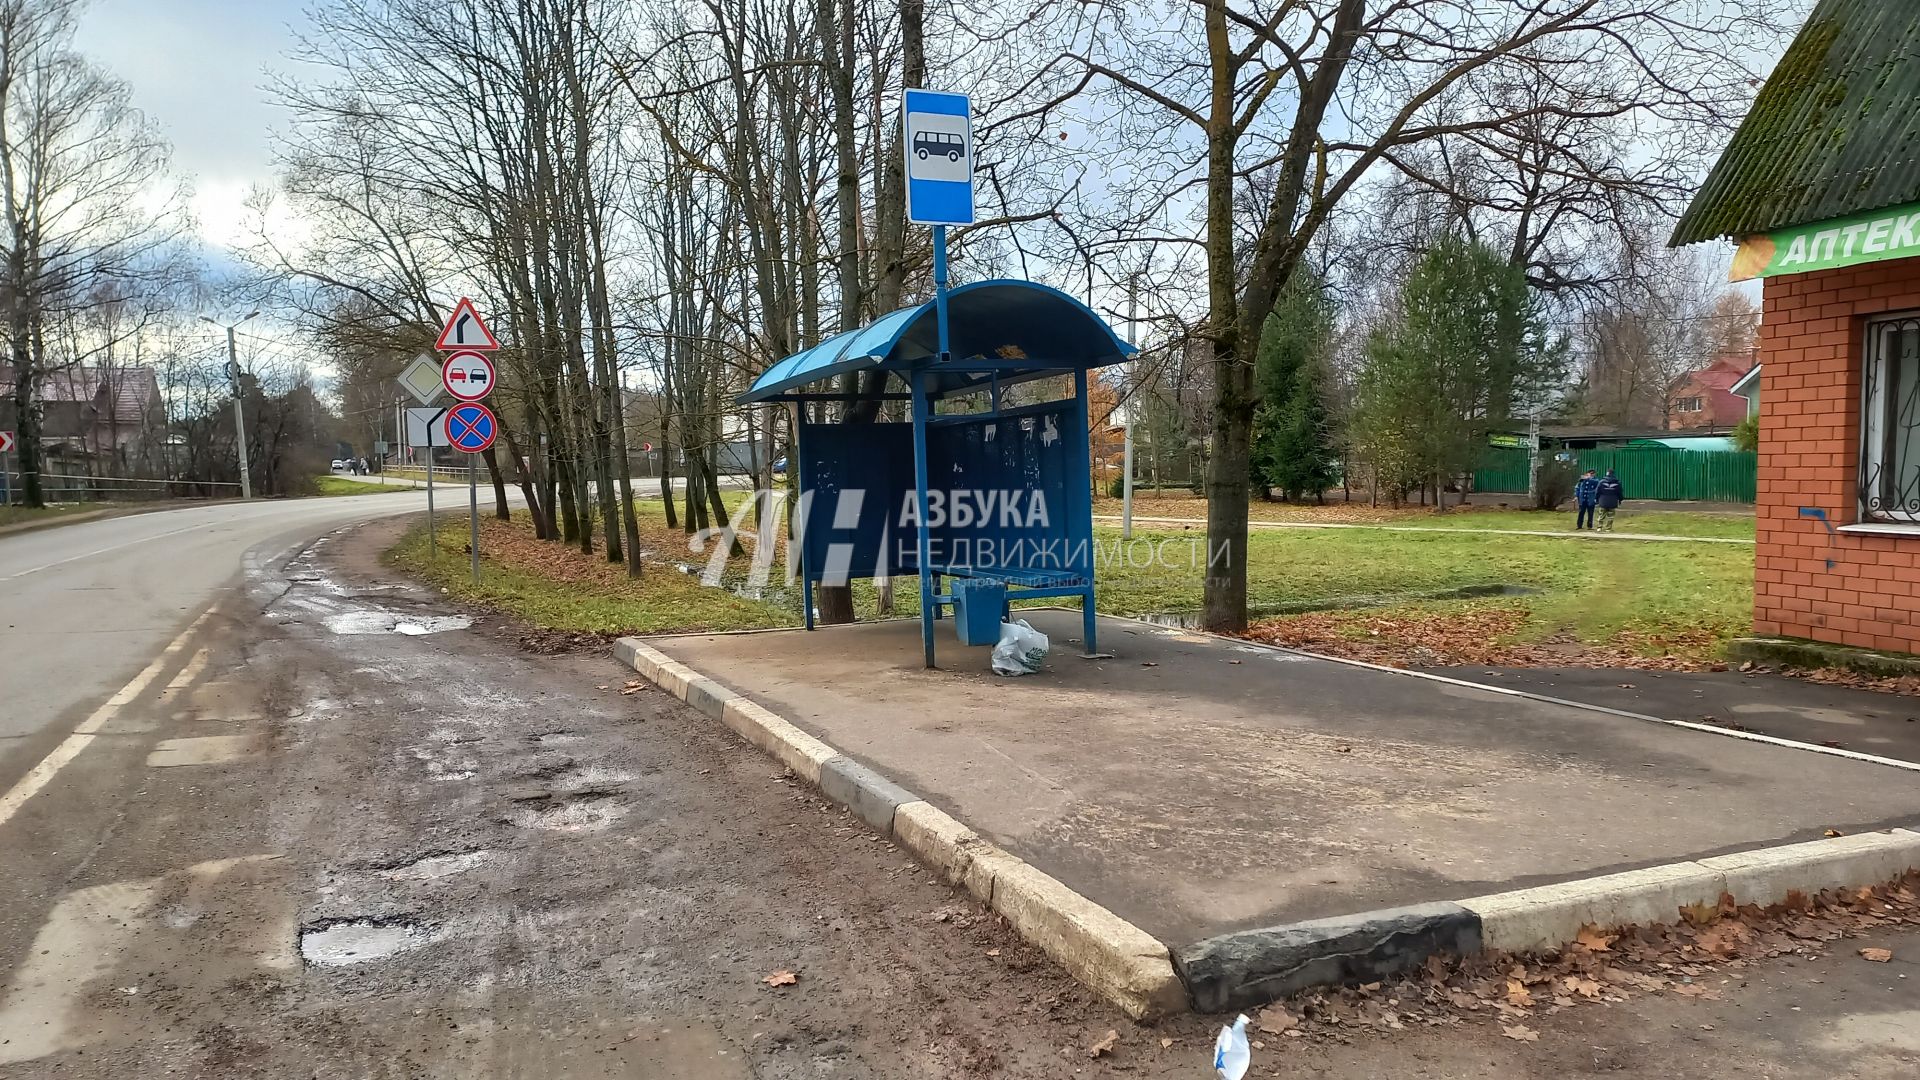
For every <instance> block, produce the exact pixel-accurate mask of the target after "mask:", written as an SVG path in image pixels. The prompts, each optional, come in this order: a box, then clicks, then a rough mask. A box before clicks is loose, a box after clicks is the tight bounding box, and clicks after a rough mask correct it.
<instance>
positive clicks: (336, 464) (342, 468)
mask: <svg viewBox="0 0 1920 1080" xmlns="http://www.w3.org/2000/svg"><path fill="white" fill-rule="evenodd" d="M333 471H334V472H346V471H347V461H346V459H345V458H334V459H333Z"/></svg>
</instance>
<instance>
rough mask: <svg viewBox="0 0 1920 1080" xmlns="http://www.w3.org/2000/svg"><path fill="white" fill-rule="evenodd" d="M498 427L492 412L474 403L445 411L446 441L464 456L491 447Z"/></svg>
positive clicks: (456, 406)
mask: <svg viewBox="0 0 1920 1080" xmlns="http://www.w3.org/2000/svg"><path fill="white" fill-rule="evenodd" d="M498 432H499V425H498V424H497V423H496V422H495V421H494V419H493V410H491V409H489V408H487V407H486V406H485V405H481V404H478V403H475V402H468V403H467V404H465V405H455V406H454V407H453V408H451V409H448V410H447V441H448V442H450V443H452V444H453V448H454V449H455V450H458V451H460V452H462V453H466V454H477V453H479V452H481V451H482V450H485V449H486V448H487V447H489V446H492V445H493V439H494V436H495V435H496V434H498Z"/></svg>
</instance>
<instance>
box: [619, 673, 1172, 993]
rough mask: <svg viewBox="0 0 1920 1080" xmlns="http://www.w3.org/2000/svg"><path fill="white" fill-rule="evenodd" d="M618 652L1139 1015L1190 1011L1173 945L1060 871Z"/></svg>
mask: <svg viewBox="0 0 1920 1080" xmlns="http://www.w3.org/2000/svg"><path fill="white" fill-rule="evenodd" d="M613 652H614V656H615V657H616V658H618V659H619V660H620V661H621V662H622V663H625V664H627V665H628V666H629V667H631V668H633V670H635V671H636V672H639V673H640V674H641V675H642V676H644V677H645V678H647V679H649V680H651V681H652V682H654V683H655V684H657V685H658V686H659V687H660V688H661V689H663V690H666V691H668V692H669V693H671V694H673V695H674V696H675V697H677V698H679V699H680V700H682V701H684V702H686V703H687V704H688V705H691V706H693V707H694V708H695V709H697V710H699V711H700V712H702V713H705V714H706V715H707V716H710V717H712V718H714V719H715V720H718V721H720V722H721V723H723V724H725V725H726V726H727V727H728V728H730V729H732V730H733V731H734V732H735V733H737V734H739V735H740V736H741V737H742V738H744V739H746V740H747V741H748V742H750V743H752V744H753V745H754V746H757V747H759V748H760V749H761V750H764V751H766V752H767V753H768V754H771V755H772V756H773V757H775V758H777V759H778V760H779V761H780V762H781V763H783V764H785V765H786V766H787V767H788V768H790V769H792V770H793V771H794V772H796V773H798V774H799V775H801V776H802V777H805V778H806V779H807V780H808V781H809V782H811V783H813V784H815V785H816V786H818V787H819V788H820V790H821V791H822V793H824V794H825V795H826V796H827V797H828V798H830V799H832V800H834V801H835V802H837V803H839V804H841V805H842V806H845V807H846V808H847V809H848V810H850V811H852V812H853V813H854V814H855V815H856V816H858V817H859V818H860V819H861V820H862V821H865V822H866V823H867V824H869V825H872V826H873V827H874V828H876V829H878V830H880V831H881V832H883V833H886V834H888V835H890V836H891V837H892V838H893V839H894V840H895V841H896V842H897V843H899V844H900V846H902V847H904V848H906V849H907V850H908V851H911V852H912V853H913V854H914V855H915V856H916V857H918V858H919V859H920V860H921V861H922V862H924V863H926V864H927V865H928V866H930V867H932V868H933V869H934V870H935V871H936V872H937V873H938V874H939V875H940V876H941V878H942V879H944V880H945V881H947V882H948V883H949V884H952V885H957V886H960V887H961V888H964V889H966V890H967V891H968V892H969V893H972V894H973V895H974V896H975V897H977V898H979V900H980V901H981V902H982V903H984V904H986V905H987V906H988V907H989V908H991V909H993V910H994V911H995V912H997V913H998V914H1000V915H1001V916H1002V917H1003V918H1005V919H1006V920H1007V922H1008V923H1009V924H1010V925H1011V926H1012V927H1013V928H1014V929H1015V930H1016V931H1018V932H1019V934H1020V936H1021V937H1023V938H1025V939H1026V940H1027V941H1029V942H1031V943H1033V944H1034V945H1036V946H1038V947H1039V948H1040V949H1041V950H1042V951H1043V952H1045V953H1046V954H1047V955H1048V956H1050V957H1052V958H1053V959H1054V960H1055V961H1057V962H1058V963H1059V964H1060V965H1061V966H1062V967H1064V968H1066V969H1067V971H1068V972H1070V973H1071V974H1072V975H1073V976H1074V977H1075V978H1077V979H1079V980H1080V981H1081V982H1082V983H1085V984H1086V985H1087V986H1088V987H1090V988H1091V989H1093V990H1094V991H1095V992H1096V993H1098V994H1099V995H1100V996H1101V997H1103V998H1105V999H1106V1000H1107V1001H1108V1002H1109V1003H1111V1004H1112V1005H1113V1006H1114V1007H1115V1008H1118V1009H1119V1010H1121V1011H1122V1012H1124V1013H1126V1014H1127V1015H1128V1016H1131V1017H1133V1018H1134V1019H1136V1020H1153V1019H1157V1018H1159V1017H1162V1016H1167V1015H1169V1014H1172V1013H1179V1012H1185V1011H1187V1007H1188V1003H1187V993H1186V989H1185V987H1184V986H1183V984H1182V983H1181V981H1180V977H1179V975H1178V974H1176V973H1175V971H1174V969H1173V959H1172V956H1171V954H1169V953H1168V951H1167V947H1166V946H1165V945H1163V944H1161V943H1160V942H1159V941H1158V940H1157V939H1155V938H1154V937H1153V936H1152V935H1150V934H1148V933H1147V932H1146V931H1144V930H1141V929H1140V928H1139V927H1137V926H1134V925H1133V924H1132V923H1129V922H1127V921H1126V920H1125V919H1122V918H1120V917H1119V916H1118V915H1115V914H1114V913H1113V912H1111V911H1108V910H1107V909H1106V908H1104V907H1101V906H1100V905H1099V904H1096V903H1094V902H1093V901H1091V900H1089V899H1087V898H1086V897H1084V896H1082V895H1080V894H1079V893H1077V892H1074V891H1073V890H1072V889H1069V888H1067V887H1066V886H1065V885H1063V884H1061V883H1060V882H1059V881H1058V880H1056V879H1055V878H1053V877H1051V876H1049V875H1048V874H1045V873H1042V872H1041V871H1040V870H1038V869H1036V868H1035V867H1033V866H1032V865H1030V864H1028V863H1026V862H1024V861H1022V860H1021V859H1019V858H1017V857H1015V856H1014V855H1012V854H1009V853H1008V852H1006V851H1004V850H1002V849H1000V848H998V847H996V846H994V845H993V844H991V843H989V842H988V841H986V840H984V839H982V838H981V837H980V836H978V835H977V834H975V833H974V832H973V830H971V829H968V828H967V827H966V826H965V825H962V824H961V823H960V822H959V821H957V820H955V819H954V818H953V817H952V816H950V815H948V814H947V813H945V812H943V811H942V810H940V809H939V808H938V807H936V806H934V805H933V804H931V803H929V802H927V801H926V800H925V799H922V798H920V796H918V795H916V794H914V793H913V792H911V791H908V790H907V789H906V788H903V787H901V786H900V785H898V784H896V783H894V782H893V781H891V780H889V779H887V778H886V777H884V776H882V775H880V774H879V773H878V772H875V771H874V770H873V769H871V768H868V767H867V766H866V765H863V764H861V763H860V762H858V761H855V760H854V759H852V758H850V757H848V756H846V755H845V754H842V753H840V752H839V751H838V750H835V749H834V748H833V747H832V746H830V745H828V744H827V743H825V742H822V741H821V740H819V739H817V738H815V737H813V736H812V735H809V734H807V733H806V732H804V731H802V730H800V729H799V728H798V727H795V726H794V725H793V724H791V723H789V722H788V721H786V720H784V719H782V718H781V717H780V716H778V715H777V714H775V713H773V712H772V711H770V710H768V709H767V708H765V707H763V706H761V705H759V704H757V703H755V702H753V701H751V700H749V699H748V698H747V697H746V696H745V695H743V694H738V693H735V692H734V691H732V690H729V689H727V688H726V687H724V686H722V685H720V684H719V683H717V682H714V681H713V680H712V679H709V678H707V677H706V676H704V675H701V674H700V673H699V672H697V671H695V670H693V669H692V668H690V667H688V666H686V665H685V664H682V663H680V662H678V661H676V660H674V659H673V658H672V657H669V656H667V655H666V654H665V653H662V652H660V651H659V650H658V649H654V648H652V647H650V646H648V645H647V644H646V643H644V642H642V641H640V640H638V639H635V638H620V639H619V640H617V641H615V642H614V646H613Z"/></svg>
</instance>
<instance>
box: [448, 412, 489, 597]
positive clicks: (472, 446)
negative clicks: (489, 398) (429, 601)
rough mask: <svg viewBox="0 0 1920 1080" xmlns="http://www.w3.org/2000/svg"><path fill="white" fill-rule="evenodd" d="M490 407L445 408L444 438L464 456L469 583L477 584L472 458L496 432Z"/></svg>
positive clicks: (476, 478) (476, 486)
mask: <svg viewBox="0 0 1920 1080" xmlns="http://www.w3.org/2000/svg"><path fill="white" fill-rule="evenodd" d="M499 428H500V425H499V422H498V421H497V420H495V419H494V416H493V410H491V409H489V408H487V407H486V406H485V405H482V404H480V403H479V402H477V401H469V402H464V403H462V404H459V405H455V406H454V407H453V408H451V409H448V410H447V441H448V442H450V443H452V444H453V448H454V449H455V450H458V451H460V452H461V453H463V454H465V455H467V532H468V540H467V547H468V550H469V551H470V552H471V557H472V559H473V583H474V584H475V585H478V584H480V470H479V466H478V463H477V462H476V461H475V460H474V459H475V458H476V457H478V456H479V455H480V454H482V453H484V452H486V449H487V447H489V446H492V445H493V440H494V436H496V435H497V434H499Z"/></svg>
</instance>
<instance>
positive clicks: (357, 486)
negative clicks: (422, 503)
mask: <svg viewBox="0 0 1920 1080" xmlns="http://www.w3.org/2000/svg"><path fill="white" fill-rule="evenodd" d="M313 487H314V491H315V492H317V493H318V494H321V495H379V494H381V493H383V492H388V491H409V490H412V489H410V488H405V487H401V486H400V485H398V484H369V483H367V482H366V481H364V480H349V479H347V478H346V477H344V476H321V477H316V478H315V479H314V481H313Z"/></svg>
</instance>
